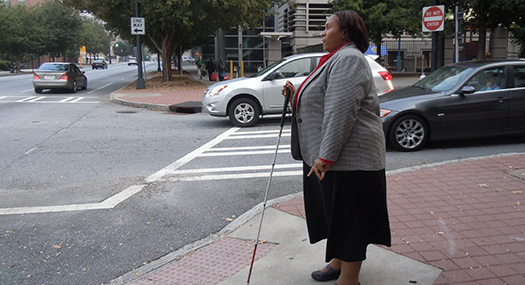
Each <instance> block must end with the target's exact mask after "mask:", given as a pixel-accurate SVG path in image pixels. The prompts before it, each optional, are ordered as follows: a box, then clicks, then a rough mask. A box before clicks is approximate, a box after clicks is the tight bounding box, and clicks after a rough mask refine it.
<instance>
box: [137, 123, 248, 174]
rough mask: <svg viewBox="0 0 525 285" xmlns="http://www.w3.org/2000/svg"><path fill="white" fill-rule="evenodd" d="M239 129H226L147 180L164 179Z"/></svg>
mask: <svg viewBox="0 0 525 285" xmlns="http://www.w3.org/2000/svg"><path fill="white" fill-rule="evenodd" d="M238 129H239V128H238V127H233V128H231V129H229V130H227V131H225V132H224V133H222V134H220V135H219V136H218V137H216V138H214V139H213V140H211V141H209V142H208V143H206V144H205V145H203V146H201V147H199V148H198V149H196V150H194V151H192V152H190V153H188V154H187V155H185V156H184V157H182V158H181V159H179V160H177V161H175V162H174V163H172V164H170V165H168V166H166V167H164V168H163V169H161V170H159V171H157V172H156V173H154V174H152V175H150V176H149V177H147V178H146V182H155V181H158V180H160V179H162V177H164V176H165V175H168V174H172V173H174V171H175V170H177V169H178V168H179V167H181V166H183V165H184V164H186V163H188V162H189V161H191V160H192V159H194V158H196V157H199V156H200V155H202V153H204V152H205V151H207V150H209V149H210V148H212V147H213V146H214V145H216V144H218V143H220V142H221V141H223V140H225V139H226V138H227V137H228V136H229V135H231V134H232V133H234V132H236V131H237V130H238Z"/></svg>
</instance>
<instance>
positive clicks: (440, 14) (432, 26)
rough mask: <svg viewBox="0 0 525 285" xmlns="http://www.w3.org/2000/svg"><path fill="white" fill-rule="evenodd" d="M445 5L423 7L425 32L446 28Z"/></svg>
mask: <svg viewBox="0 0 525 285" xmlns="http://www.w3.org/2000/svg"><path fill="white" fill-rule="evenodd" d="M444 23H445V6H444V5H438V6H428V7H424V8H423V32H439V31H443V29H444V28H445V25H444Z"/></svg>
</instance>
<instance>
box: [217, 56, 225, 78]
mask: <svg viewBox="0 0 525 285" xmlns="http://www.w3.org/2000/svg"><path fill="white" fill-rule="evenodd" d="M225 68H226V66H225V64H224V60H222V58H220V59H219V64H218V70H219V81H224V76H226V69H225Z"/></svg>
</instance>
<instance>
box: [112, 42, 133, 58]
mask: <svg viewBox="0 0 525 285" xmlns="http://www.w3.org/2000/svg"><path fill="white" fill-rule="evenodd" d="M113 53H114V54H116V55H118V56H129V55H132V54H133V46H132V45H130V44H129V43H128V42H123V41H118V42H115V44H113Z"/></svg>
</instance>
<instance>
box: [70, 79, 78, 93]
mask: <svg viewBox="0 0 525 285" xmlns="http://www.w3.org/2000/svg"><path fill="white" fill-rule="evenodd" d="M77 90H78V86H77V82H76V81H73V88H71V92H72V93H77Z"/></svg>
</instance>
